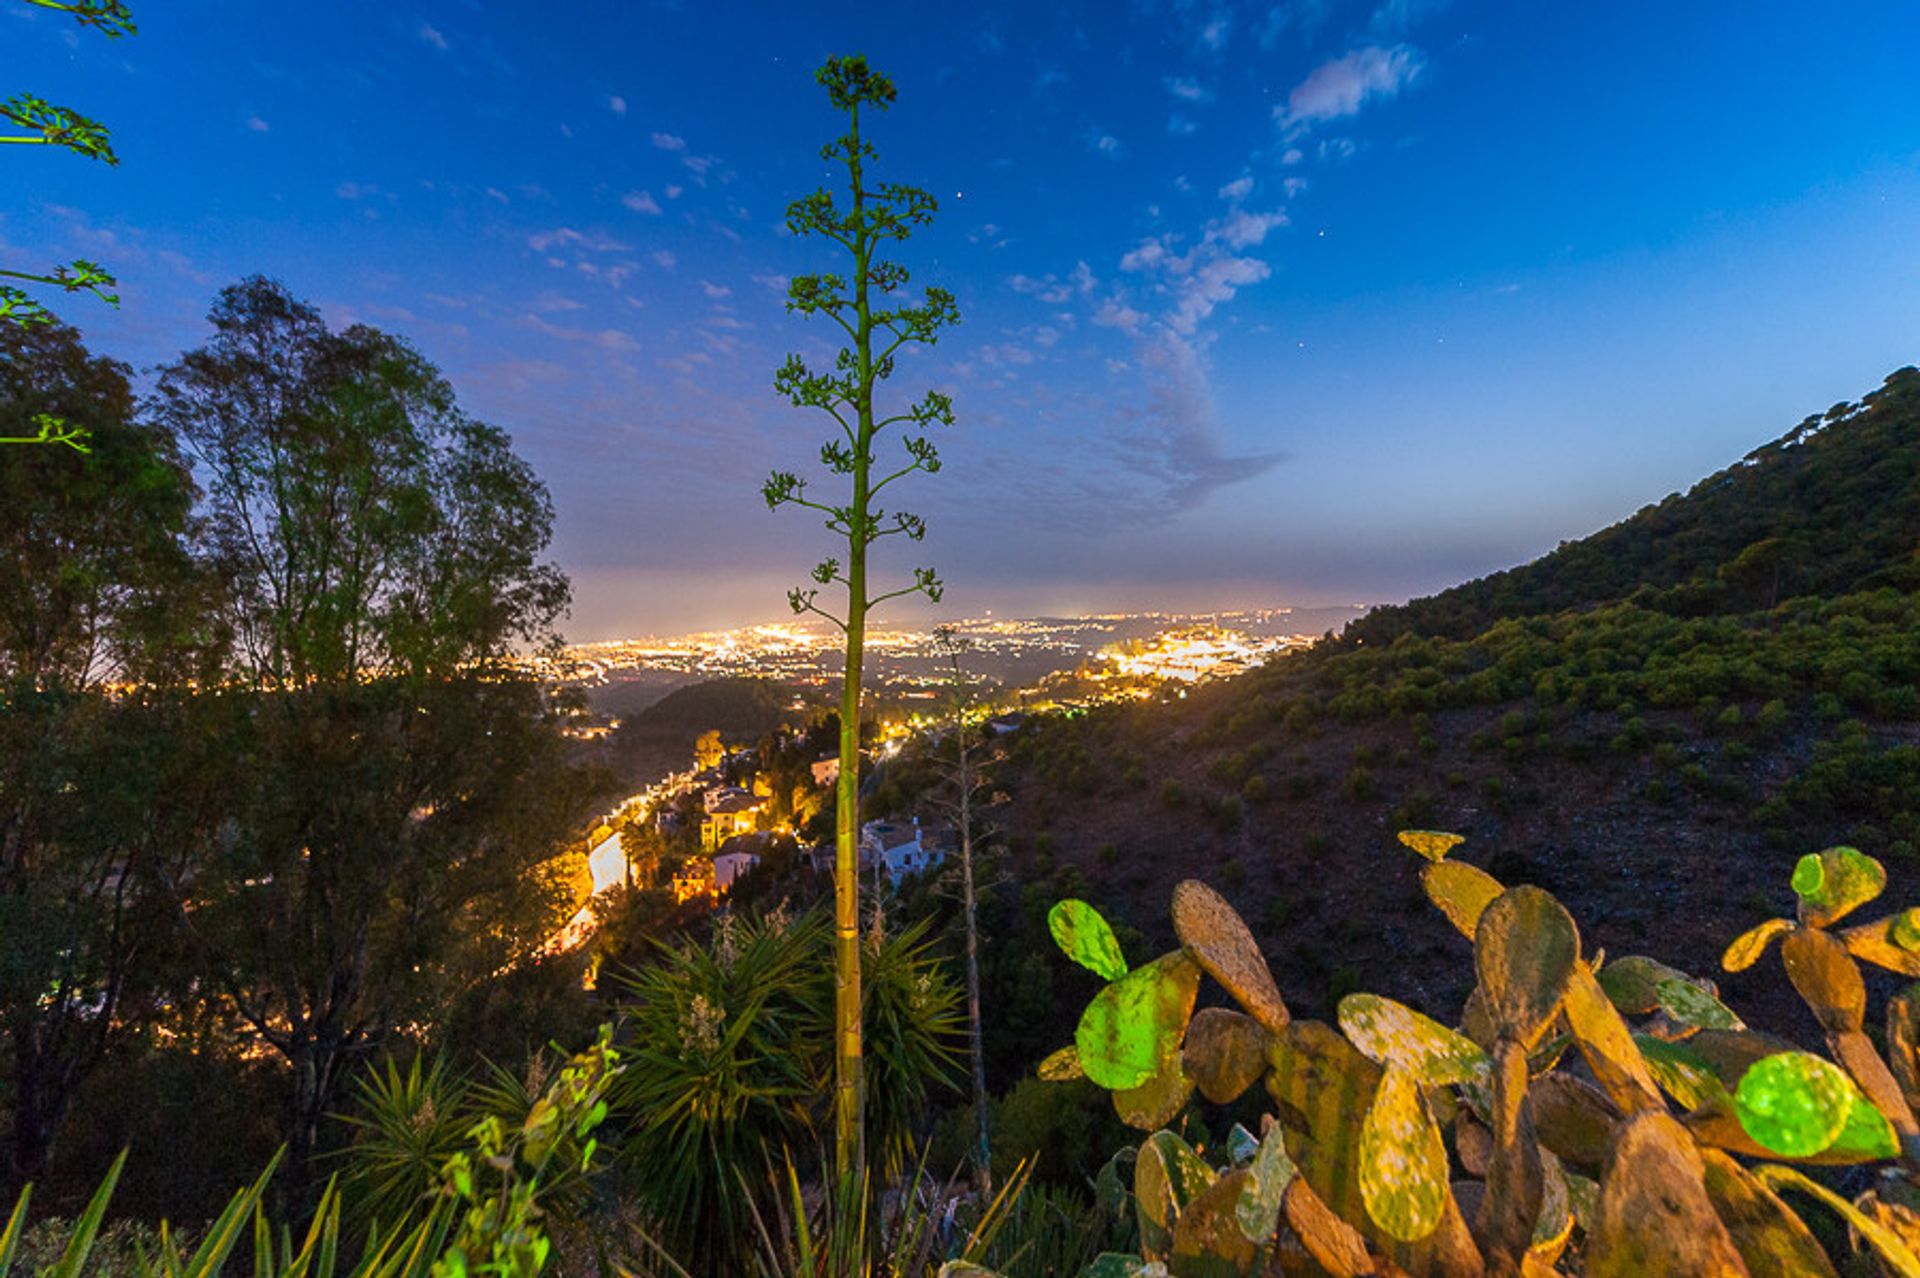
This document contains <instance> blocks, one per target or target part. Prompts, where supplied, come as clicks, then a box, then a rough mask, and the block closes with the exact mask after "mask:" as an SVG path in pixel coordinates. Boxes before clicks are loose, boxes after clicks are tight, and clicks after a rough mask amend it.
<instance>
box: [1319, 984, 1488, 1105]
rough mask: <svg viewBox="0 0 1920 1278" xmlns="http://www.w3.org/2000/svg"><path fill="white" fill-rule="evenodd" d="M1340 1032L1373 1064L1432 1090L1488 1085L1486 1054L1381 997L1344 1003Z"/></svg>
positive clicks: (1354, 998) (1347, 999)
mask: <svg viewBox="0 0 1920 1278" xmlns="http://www.w3.org/2000/svg"><path fill="white" fill-rule="evenodd" d="M1339 1020H1340V1029H1341V1031H1342V1032H1343V1033H1345V1034H1346V1036H1347V1040H1348V1041H1349V1042H1351V1043H1352V1044H1353V1045H1354V1046H1355V1047H1357V1048H1359V1049H1360V1050H1361V1052H1362V1053H1364V1054H1365V1055H1366V1056H1367V1058H1368V1059H1370V1060H1372V1061H1374V1062H1375V1063H1376V1064H1380V1065H1394V1066H1398V1067H1399V1068H1401V1069H1404V1070H1408V1071H1410V1072H1411V1073H1412V1074H1413V1076H1414V1077H1415V1078H1418V1079H1419V1080H1420V1081H1421V1082H1422V1083H1424V1084H1426V1085H1427V1086H1429V1087H1440V1086H1447V1085H1451V1084H1455V1083H1465V1082H1469V1081H1472V1080H1477V1079H1485V1078H1486V1077H1487V1072H1488V1070H1489V1069H1490V1068H1491V1062H1490V1061H1489V1060H1488V1059H1487V1054H1486V1053H1485V1052H1483V1051H1481V1050H1480V1047H1479V1045H1478V1044H1477V1043H1475V1042H1474V1041H1473V1040H1472V1039H1470V1038H1467V1037H1466V1036H1465V1035H1463V1034H1459V1033H1456V1032H1455V1031H1453V1030H1450V1029H1448V1028H1447V1027H1446V1026H1444V1025H1442V1024H1441V1023H1440V1022H1438V1021H1436V1020H1433V1019H1431V1018H1430V1017H1426V1016H1422V1015H1421V1014H1420V1013H1418V1012H1416V1011H1414V1010H1413V1009H1412V1008H1410V1007H1408V1006H1406V1005H1405V1004H1403V1003H1396V1002H1394V1001H1393V1000H1392V999H1389V998H1381V997H1380V996H1379V995H1377V994H1349V995H1347V996H1346V997H1345V998H1343V999H1341V1000H1340V1009H1339Z"/></svg>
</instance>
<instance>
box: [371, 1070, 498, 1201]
mask: <svg viewBox="0 0 1920 1278" xmlns="http://www.w3.org/2000/svg"><path fill="white" fill-rule="evenodd" d="M469 1091H470V1088H469V1085H468V1083H467V1081H466V1080H465V1079H464V1078H461V1077H460V1076H459V1075H457V1074H455V1073H454V1072H453V1071H451V1070H450V1069H448V1068H447V1062H446V1059H445V1058H444V1057H435V1058H434V1059H433V1061H432V1062H431V1063H430V1064H423V1059H422V1058H421V1057H420V1056H415V1057H414V1058H413V1060H412V1061H411V1062H409V1063H408V1065H407V1067H406V1068H405V1069H402V1068H400V1065H399V1062H397V1061H395V1060H393V1059H392V1058H391V1057H389V1058H388V1059H387V1061H386V1062H385V1067H384V1068H383V1069H370V1070H368V1071H366V1072H365V1073H364V1074H362V1075H361V1076H360V1077H359V1078H358V1079H357V1080H356V1081H355V1083H354V1085H353V1100H354V1106H353V1108H352V1109H351V1110H350V1111H348V1112H347V1113H344V1114H341V1115H340V1116H339V1117H340V1118H341V1119H342V1120H343V1121H345V1122H346V1123H347V1124H348V1125H349V1126H351V1127H352V1128H353V1129H354V1134H353V1141H352V1143H351V1144H350V1145H348V1146H347V1148H346V1149H345V1150H343V1151H342V1153H341V1156H342V1158H343V1159H344V1160H345V1169H344V1173H343V1175H342V1180H343V1181H344V1182H345V1185H346V1188H347V1191H348V1194H349V1196H350V1197H351V1199H352V1203H353V1207H354V1211H355V1214H356V1215H357V1216H358V1217H359V1218H360V1219H362V1220H382V1221H386V1222H388V1224H390V1225H391V1224H395V1223H397V1222H399V1221H403V1220H410V1219H412V1218H413V1217H414V1215H415V1214H416V1213H417V1212H419V1211H420V1210H422V1209H423V1208H424V1207H426V1206H427V1205H428V1204H429V1203H430V1202H431V1200H432V1198H433V1197H434V1195H435V1194H436V1193H437V1192H438V1191H439V1189H440V1173H441V1169H442V1168H443V1167H445V1166H446V1162H447V1159H449V1158H451V1157H452V1156H453V1155H454V1153H455V1152H456V1151H457V1150H459V1149H460V1147H461V1146H462V1145H463V1144H465V1142H466V1133H467V1129H468V1127H470V1126H471V1125H472V1122H473V1118H472V1116H471V1115H470V1113H469V1112H468V1097H469Z"/></svg>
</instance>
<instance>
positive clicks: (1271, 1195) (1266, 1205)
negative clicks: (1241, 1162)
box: [1233, 1123, 1296, 1244]
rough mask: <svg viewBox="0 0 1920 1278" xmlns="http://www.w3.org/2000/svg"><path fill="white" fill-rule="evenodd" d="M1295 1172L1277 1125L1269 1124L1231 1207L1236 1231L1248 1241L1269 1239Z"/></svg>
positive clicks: (1258, 1241)
mask: <svg viewBox="0 0 1920 1278" xmlns="http://www.w3.org/2000/svg"><path fill="white" fill-rule="evenodd" d="M1295 1174H1296V1173H1295V1170H1294V1166H1293V1160H1292V1159H1290V1158H1288V1157H1287V1142H1286V1138H1285V1134H1284V1133H1283V1132H1282V1131H1281V1128H1280V1124H1278V1123H1271V1124H1269V1125H1268V1127H1267V1134H1266V1136H1265V1138H1264V1139H1262V1140H1261V1142H1260V1149H1259V1151H1258V1152H1257V1153H1255V1154H1254V1156H1253V1161H1252V1162H1251V1163H1249V1164H1248V1165H1247V1180H1246V1183H1245V1185H1244V1187H1243V1188H1242V1189H1241V1191H1240V1201H1239V1202H1238V1203H1237V1204H1235V1206H1234V1209H1233V1214H1234V1218H1235V1219H1236V1220H1237V1221H1238V1222H1239V1224H1240V1232H1241V1234H1242V1235H1244V1236H1245V1237H1246V1239H1247V1240H1248V1241H1249V1242H1254V1243H1262V1244H1264V1243H1267V1242H1270V1241H1272V1239H1273V1234H1274V1230H1276V1229H1278V1228H1279V1226H1280V1204H1281V1203H1282V1202H1283V1201H1284V1200H1285V1198H1286V1193H1287V1185H1288V1184H1289V1183H1291V1182H1292V1180H1293V1178H1294V1176H1295Z"/></svg>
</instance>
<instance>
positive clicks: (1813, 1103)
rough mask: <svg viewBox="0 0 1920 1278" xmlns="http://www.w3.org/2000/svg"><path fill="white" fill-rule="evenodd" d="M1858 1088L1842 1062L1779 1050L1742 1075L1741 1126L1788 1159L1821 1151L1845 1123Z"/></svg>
mask: <svg viewBox="0 0 1920 1278" xmlns="http://www.w3.org/2000/svg"><path fill="white" fill-rule="evenodd" d="M1853 1097H1854V1089H1853V1085H1852V1084H1851V1083H1850V1082H1849V1081H1848V1080H1847V1076H1846V1074H1845V1073H1844V1072H1843V1071H1842V1070H1841V1069H1840V1067H1839V1066H1838V1065H1835V1064H1833V1063H1832V1062H1831V1061H1825V1060H1822V1059H1821V1058H1820V1057H1818V1056H1814V1055H1812V1054H1811V1053H1808V1052H1780V1053H1777V1054H1775V1055H1773V1056H1768V1057H1764V1058H1763V1059H1761V1060H1758V1061H1756V1062H1754V1064H1753V1066H1752V1067H1751V1068H1749V1069H1748V1070H1747V1072H1746V1073H1745V1074H1744V1075H1742V1076H1741V1078H1740V1086H1739V1087H1738V1088H1737V1089H1735V1091H1734V1096H1733V1099H1734V1105H1735V1109H1736V1112H1737V1113H1738V1114H1739V1116H1740V1126H1741V1129H1742V1130H1744V1131H1745V1132H1746V1133H1747V1135H1748V1136H1750V1137H1752V1138H1753V1140H1754V1141H1755V1142H1756V1143H1757V1144H1759V1145H1760V1146H1761V1147H1762V1148H1763V1149H1770V1150H1772V1151H1773V1152H1774V1153H1776V1154H1780V1155H1783V1156H1784V1157H1787V1158H1802V1157H1806V1156H1807V1155H1809V1154H1817V1153H1819V1152H1820V1151H1821V1150H1823V1149H1825V1148H1826V1147H1827V1146H1829V1145H1831V1144H1833V1142H1834V1139H1835V1138H1836V1137H1838V1136H1839V1135H1840V1133H1841V1131H1842V1130H1843V1129H1844V1128H1845V1127H1846V1125H1847V1111H1848V1110H1850V1109H1852V1108H1853Z"/></svg>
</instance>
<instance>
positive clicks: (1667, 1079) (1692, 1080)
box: [1633, 1034, 1733, 1109]
mask: <svg viewBox="0 0 1920 1278" xmlns="http://www.w3.org/2000/svg"><path fill="white" fill-rule="evenodd" d="M1633 1041H1634V1045H1635V1046H1637V1047H1638V1048H1639V1049H1640V1055H1641V1057H1642V1058H1644V1059H1645V1061H1646V1062H1647V1068H1648V1069H1650V1070H1652V1071H1653V1077H1654V1080H1655V1081H1656V1082H1658V1083H1659V1084H1660V1086H1661V1087H1662V1088H1663V1089H1665V1091H1666V1092H1667V1094H1668V1095H1670V1096H1672V1097H1673V1098H1674V1099H1675V1100H1676V1101H1679V1102H1680V1105H1681V1107H1682V1108H1683V1109H1698V1108H1700V1106H1702V1105H1706V1104H1711V1103H1714V1102H1716V1101H1718V1102H1720V1103H1723V1104H1726V1105H1728V1106H1731V1105H1732V1103H1733V1093H1732V1092H1730V1091H1728V1090H1727V1085H1726V1084H1725V1083H1722V1082H1721V1081H1720V1077H1719V1075H1717V1074H1715V1073H1714V1071H1713V1066H1712V1065H1711V1064H1710V1063H1709V1062H1708V1061H1707V1058H1706V1057H1704V1056H1702V1055H1701V1054H1700V1053H1699V1052H1696V1051H1694V1050H1693V1048H1691V1047H1689V1046H1688V1045H1687V1044H1685V1043H1670V1042H1668V1041H1667V1040H1666V1039H1663V1038H1655V1037H1654V1036H1653V1035H1651V1034H1635V1035H1634V1036H1633Z"/></svg>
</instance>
